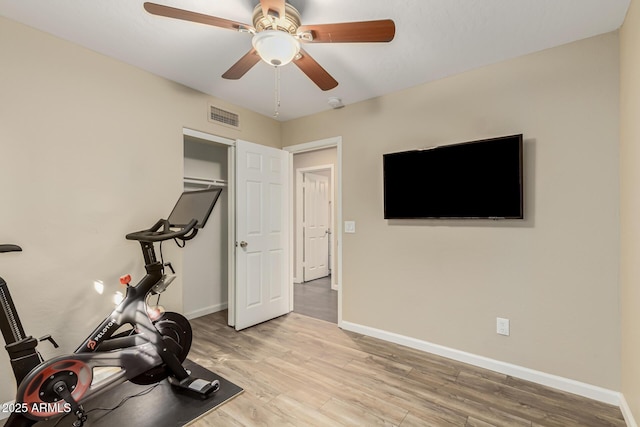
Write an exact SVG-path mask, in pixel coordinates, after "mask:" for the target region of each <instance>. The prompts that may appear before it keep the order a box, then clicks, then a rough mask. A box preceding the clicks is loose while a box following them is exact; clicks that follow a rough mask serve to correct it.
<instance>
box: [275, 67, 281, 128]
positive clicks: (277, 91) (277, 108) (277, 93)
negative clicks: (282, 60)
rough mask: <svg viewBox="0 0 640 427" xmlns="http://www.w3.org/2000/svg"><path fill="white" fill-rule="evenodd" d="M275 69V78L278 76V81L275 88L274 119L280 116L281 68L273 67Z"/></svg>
mask: <svg viewBox="0 0 640 427" xmlns="http://www.w3.org/2000/svg"><path fill="white" fill-rule="evenodd" d="M273 68H275V70H276V71H275V73H276V74H275V76H276V81H275V85H274V86H275V88H274V112H273V117H278V115H279V114H280V67H273Z"/></svg>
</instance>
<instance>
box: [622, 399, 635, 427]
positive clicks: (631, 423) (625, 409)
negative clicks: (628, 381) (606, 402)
mask: <svg viewBox="0 0 640 427" xmlns="http://www.w3.org/2000/svg"><path fill="white" fill-rule="evenodd" d="M620 410H621V411H622V416H623V417H624V420H625V422H626V423H627V427H638V423H636V420H635V419H634V418H633V414H632V413H631V408H629V405H628V404H627V399H625V398H624V395H623V394H622V393H620Z"/></svg>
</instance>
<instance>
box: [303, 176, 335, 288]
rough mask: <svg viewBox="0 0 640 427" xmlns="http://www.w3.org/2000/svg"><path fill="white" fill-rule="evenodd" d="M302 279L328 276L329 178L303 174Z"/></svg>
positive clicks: (307, 279)
mask: <svg viewBox="0 0 640 427" xmlns="http://www.w3.org/2000/svg"><path fill="white" fill-rule="evenodd" d="M303 198H304V211H303V215H304V218H303V223H304V227H303V230H304V231H303V232H304V264H303V277H304V281H305V282H306V281H309V280H315V279H319V278H321V277H326V276H328V275H329V209H330V207H329V178H328V177H326V176H322V175H318V174H314V173H311V172H307V173H305V174H304V189H303Z"/></svg>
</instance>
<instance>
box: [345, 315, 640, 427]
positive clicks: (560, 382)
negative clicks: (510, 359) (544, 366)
mask: <svg viewBox="0 0 640 427" xmlns="http://www.w3.org/2000/svg"><path fill="white" fill-rule="evenodd" d="M340 327H341V328H343V329H346V330H348V331H352V332H357V333H359V334H363V335H368V336H371V337H374V338H379V339H381V340H384V341H389V342H392V343H395V344H400V345H404V346H406V347H410V348H414V349H416V350H421V351H425V352H427V353H433V354H437V355H438V356H443V357H447V358H449V359H453V360H457V361H459V362H464V363H468V364H470V365H474V366H478V367H481V368H485V369H489V370H491V371H495V372H500V373H502V374H506V375H511V376H513V377H516V378H520V379H524V380H527V381H531V382H534V383H538V384H542V385H545V386H548V387H552V388H555V389H558V390H562V391H566V392H569V393H573V394H577V395H579V396H584V397H588V398H590V399H594V400H598V401H600V402H604V403H608V404H610V405H616V406H621V403H622V402H621V397H622V395H621V394H620V393H619V392H617V391H613V390H609V389H605V388H602V387H597V386H594V385H591V384H586V383H582V382H580V381H575V380H572V379H569V378H564V377H560V376H557V375H551V374H547V373H545V372H540V371H536V370H533V369H529V368H525V367H522V366H518V365H513V364H511V363H506V362H501V361H499V360H494V359H490V358H488V357H484V356H478V355H475V354H472V353H467V352H465V351H460V350H456V349H453V348H449V347H445V346H441V345H438V344H433V343H430V342H427V341H422V340H418V339H415V338H411V337H407V336H404V335H399V334H396V333H393V332H387V331H383V330H381V329H376V328H371V327H368V326H363V325H359V324H357V323H351V322H346V321H344V320H343V321H342V322H341V323H340ZM628 412H629V411H628ZM629 415H630V412H629ZM625 419H626V418H625ZM629 425H630V426H632V425H633V424H629ZM633 427H637V426H636V425H633Z"/></svg>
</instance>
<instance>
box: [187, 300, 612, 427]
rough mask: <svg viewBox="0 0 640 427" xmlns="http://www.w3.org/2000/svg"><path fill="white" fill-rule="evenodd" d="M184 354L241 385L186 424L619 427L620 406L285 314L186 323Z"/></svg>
mask: <svg viewBox="0 0 640 427" xmlns="http://www.w3.org/2000/svg"><path fill="white" fill-rule="evenodd" d="M192 327H193V329H194V341H193V345H192V350H191V353H190V355H189V357H190V358H191V359H192V360H194V361H195V362H196V363H199V364H200V365H202V366H204V367H206V368H207V369H210V370H212V371H214V372H216V373H218V374H220V375H222V376H224V377H225V378H227V379H228V380H230V381H232V382H234V383H236V384H237V385H239V386H240V387H243V388H244V389H245V392H244V393H242V394H241V395H239V396H237V397H236V398H234V399H232V400H231V401H230V402H227V403H225V404H224V405H222V406H221V407H219V408H218V409H217V410H215V411H213V412H212V413H210V414H207V415H205V416H204V417H203V418H201V419H199V420H197V421H196V422H195V423H193V425H195V426H198V427H208V426H213V425H224V426H232V427H233V426H247V427H249V426H315V425H317V426H332V425H333V426H341V425H349V426H369V425H371V426H375V425H383V426H402V427H412V426H435V427H439V426H459V427H491V426H500V427H502V426H508V427H512V426H523V427H533V426H535V427H542V426H545V427H570V426H583V427H591V426H593V427H596V426H597V427H600V426H603V427H604V426H614V427H620V426H624V425H625V424H624V419H623V417H622V414H621V412H620V409H619V408H617V407H614V406H611V405H606V404H603V403H601V402H595V401H593V400H590V399H586V398H583V397H580V396H575V395H572V394H569V393H565V392H561V391H558V390H553V389H550V388H547V387H544V386H541V385H539V384H534V383H530V382H527V381H524V380H519V379H516V378H512V377H510V376H507V375H504V374H501V373H497V372H492V371H488V370H485V369H482V368H478V367H476V366H471V365H467V364H464V363H460V362H457V361H453V360H449V359H446V358H444V357H440V356H436V355H432V354H428V353H424V352H421V351H418V350H415V349H411V348H407V347H402V346H399V345H395V344H392V343H388V342H385V341H381V340H378V339H375V338H372V337H367V336H363V335H360V334H356V333H352V332H348V331H343V330H341V329H339V328H338V327H337V326H336V325H335V324H333V323H329V322H325V321H322V320H318V319H313V318H310V317H307V316H304V315H300V314H298V313H290V314H288V315H286V316H281V317H279V318H277V319H274V320H272V321H270V322H265V323H262V324H260V325H256V326H254V327H252V328H248V329H247V330H244V331H241V332H236V331H235V330H234V329H233V328H230V327H228V326H227V325H226V311H224V312H219V313H214V314H211V315H207V316H204V317H201V318H198V319H194V320H193V321H192Z"/></svg>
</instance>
